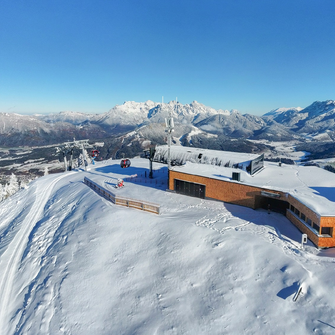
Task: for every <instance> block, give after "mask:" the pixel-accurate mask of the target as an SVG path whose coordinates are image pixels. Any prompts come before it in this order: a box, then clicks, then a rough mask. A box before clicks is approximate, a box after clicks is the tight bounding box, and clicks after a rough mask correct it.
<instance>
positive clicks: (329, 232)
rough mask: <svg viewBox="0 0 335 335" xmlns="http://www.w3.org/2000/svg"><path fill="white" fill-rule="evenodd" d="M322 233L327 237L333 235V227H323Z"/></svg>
mask: <svg viewBox="0 0 335 335" xmlns="http://www.w3.org/2000/svg"><path fill="white" fill-rule="evenodd" d="M321 235H323V236H325V237H333V228H332V227H321Z"/></svg>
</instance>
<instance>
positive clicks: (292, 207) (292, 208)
mask: <svg viewBox="0 0 335 335" xmlns="http://www.w3.org/2000/svg"><path fill="white" fill-rule="evenodd" d="M290 209H291V211H292V212H293V213H294V211H295V208H294V206H292V205H291V208H290Z"/></svg>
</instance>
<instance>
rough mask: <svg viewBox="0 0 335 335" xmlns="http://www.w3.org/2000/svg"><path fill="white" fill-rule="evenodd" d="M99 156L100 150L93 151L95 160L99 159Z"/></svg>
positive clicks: (92, 154)
mask: <svg viewBox="0 0 335 335" xmlns="http://www.w3.org/2000/svg"><path fill="white" fill-rule="evenodd" d="M99 154H100V152H99V151H98V150H92V151H91V156H92V157H94V158H96V157H98V156H99Z"/></svg>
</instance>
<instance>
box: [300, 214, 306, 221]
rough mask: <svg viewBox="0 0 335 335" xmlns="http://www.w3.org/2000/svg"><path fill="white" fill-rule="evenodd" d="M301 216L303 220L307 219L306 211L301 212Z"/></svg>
mask: <svg viewBox="0 0 335 335" xmlns="http://www.w3.org/2000/svg"><path fill="white" fill-rule="evenodd" d="M300 217H301V220H303V221H306V216H305V214H304V213H301V215H300Z"/></svg>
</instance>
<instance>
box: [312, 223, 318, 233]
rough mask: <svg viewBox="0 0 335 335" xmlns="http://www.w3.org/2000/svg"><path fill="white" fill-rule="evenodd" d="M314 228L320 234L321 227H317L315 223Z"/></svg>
mask: <svg viewBox="0 0 335 335" xmlns="http://www.w3.org/2000/svg"><path fill="white" fill-rule="evenodd" d="M313 228H314V229H315V230H316V231H317V232H318V233H319V232H320V226H319V225H317V224H316V223H315V222H313Z"/></svg>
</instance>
